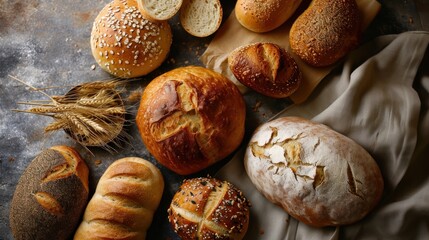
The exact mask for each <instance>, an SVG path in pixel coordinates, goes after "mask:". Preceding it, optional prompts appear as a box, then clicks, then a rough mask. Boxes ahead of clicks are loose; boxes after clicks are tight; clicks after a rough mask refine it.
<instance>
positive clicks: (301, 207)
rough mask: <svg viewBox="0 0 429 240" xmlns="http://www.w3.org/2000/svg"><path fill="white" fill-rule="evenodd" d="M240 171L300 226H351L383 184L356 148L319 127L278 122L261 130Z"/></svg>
mask: <svg viewBox="0 0 429 240" xmlns="http://www.w3.org/2000/svg"><path fill="white" fill-rule="evenodd" d="M244 166H245V169H246V171H247V174H248V176H249V178H250V180H251V181H252V182H253V184H254V185H255V187H256V188H257V189H258V190H259V191H260V192H261V193H262V194H263V195H264V196H265V197H266V198H267V199H268V200H270V201H272V202H273V203H275V204H277V205H279V206H281V207H283V208H284V210H285V211H286V212H287V213H289V214H290V215H291V216H293V217H294V218H296V219H298V220H300V221H302V222H303V223H306V224H309V225H312V226H317V227H322V226H337V225H345V224H351V223H354V222H356V221H358V220H360V219H362V218H363V217H364V216H365V215H367V214H368V213H369V212H370V211H371V210H372V209H373V208H374V206H375V205H376V204H377V203H378V201H379V200H380V197H381V194H382V192H383V178H382V175H381V172H380V169H379V168H378V165H377V163H376V162H375V161H374V159H373V158H372V157H371V155H370V154H368V152H366V151H365V149H363V148H362V147H361V146H360V145H358V144H357V143H356V142H354V141H353V140H351V139H350V138H347V137H345V136H344V135H341V134H339V133H338V132H335V131H334V130H332V129H330V128H328V127H327V126H325V125H322V124H319V123H315V122H312V121H309V120H306V119H303V118H297V117H284V118H279V119H276V120H273V121H271V122H268V123H265V124H263V125H261V126H260V127H259V128H258V129H257V130H256V131H255V133H254V135H253V136H252V138H251V140H250V143H249V145H248V147H247V149H246V152H245V157H244Z"/></svg>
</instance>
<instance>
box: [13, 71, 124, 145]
mask: <svg viewBox="0 0 429 240" xmlns="http://www.w3.org/2000/svg"><path fill="white" fill-rule="evenodd" d="M13 78H14V79H15V80H17V78H15V77H13ZM19 82H21V83H24V82H23V81H21V80H19ZM24 84H25V85H27V86H29V85H28V84H26V83H24ZM123 84H124V82H121V81H119V80H116V79H115V80H111V81H95V82H89V83H84V84H81V85H78V86H75V87H73V88H72V89H71V90H70V91H69V92H68V93H67V94H65V95H58V96H49V95H48V94H46V93H45V92H43V91H42V90H40V89H38V88H34V87H31V86H29V87H30V88H32V89H33V90H37V91H39V92H41V93H42V94H44V95H46V96H48V97H49V100H48V101H45V100H39V101H31V102H26V103H19V104H24V105H29V106H33V107H31V108H29V109H26V110H14V111H17V112H27V113H33V114H38V115H44V116H49V117H53V118H54V119H55V120H54V122H52V123H50V124H49V125H48V126H46V127H45V132H51V131H57V130H61V129H63V130H65V131H66V132H67V133H68V134H69V135H70V136H71V137H72V138H73V139H74V140H75V141H77V142H79V143H80V144H81V145H83V146H84V147H87V146H100V147H103V148H105V149H106V150H108V151H112V150H113V147H112V146H109V145H108V144H109V143H110V142H112V143H113V144H114V145H115V146H119V141H124V140H125V139H126V138H128V137H129V136H128V135H127V134H125V133H124V132H123V130H122V129H123V126H124V124H125V123H126V120H125V115H126V109H125V106H124V104H123V102H122V99H121V97H120V94H121V93H122V90H121V89H118V87H119V86H121V85H123Z"/></svg>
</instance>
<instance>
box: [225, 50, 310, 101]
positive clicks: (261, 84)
mask: <svg viewBox="0 0 429 240" xmlns="http://www.w3.org/2000/svg"><path fill="white" fill-rule="evenodd" d="M228 65H229V68H230V69H231V72H232V73H233V74H234V76H235V77H236V78H237V80H238V81H240V82H241V83H243V84H244V85H245V86H247V87H249V88H251V89H253V90H255V91H256V92H259V93H261V94H263V95H266V96H269V97H273V98H285V97H288V96H290V95H291V94H292V93H294V92H295V91H296V90H297V89H298V88H299V86H300V84H301V81H302V75H301V71H300V70H299V68H298V65H297V64H296V62H295V60H294V59H293V58H292V57H291V56H290V54H289V53H288V52H286V50H285V49H283V48H281V47H280V46H278V45H277V44H274V43H253V44H250V45H246V46H242V47H239V48H237V49H235V50H234V51H233V52H231V53H230V54H229V56H228Z"/></svg>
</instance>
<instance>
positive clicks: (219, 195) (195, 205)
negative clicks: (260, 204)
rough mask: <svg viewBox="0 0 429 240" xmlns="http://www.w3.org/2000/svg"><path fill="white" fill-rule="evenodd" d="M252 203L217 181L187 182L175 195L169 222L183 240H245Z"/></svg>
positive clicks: (238, 191)
mask: <svg viewBox="0 0 429 240" xmlns="http://www.w3.org/2000/svg"><path fill="white" fill-rule="evenodd" d="M249 208H250V203H249V202H248V201H247V199H246V198H245V197H244V195H243V193H242V192H241V191H240V190H239V189H237V188H236V187H235V186H233V185H232V184H231V183H229V182H226V181H220V180H218V179H215V178H193V179H189V180H185V181H184V182H183V184H182V185H181V186H180V188H179V190H178V191H177V193H176V194H175V195H174V197H173V199H172V201H171V204H170V208H169V209H168V219H169V221H170V224H171V226H172V227H173V229H174V231H175V232H176V233H177V234H178V235H179V236H180V237H181V238H182V239H183V240H194V239H231V240H233V239H236V240H238V239H243V238H244V235H245V234H246V232H247V228H248V224H249Z"/></svg>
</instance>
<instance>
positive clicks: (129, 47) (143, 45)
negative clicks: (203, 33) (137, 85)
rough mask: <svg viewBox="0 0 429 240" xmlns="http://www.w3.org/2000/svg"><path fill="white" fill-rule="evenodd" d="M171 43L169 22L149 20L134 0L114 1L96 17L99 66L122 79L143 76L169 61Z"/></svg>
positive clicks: (94, 45)
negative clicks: (166, 60)
mask: <svg viewBox="0 0 429 240" xmlns="http://www.w3.org/2000/svg"><path fill="white" fill-rule="evenodd" d="M171 43H172V33H171V28H170V25H169V23H168V22H167V21H150V20H148V19H146V18H145V17H144V16H143V15H142V14H141V12H140V11H139V10H138V6H137V2H136V1H135V0H113V1H112V2H111V3H109V4H107V5H106V6H105V7H104V8H103V9H102V10H101V11H100V13H99V14H98V16H97V17H96V19H95V21H94V24H93V27H92V31H91V51H92V55H93V56H94V59H95V60H96V62H97V63H98V64H99V65H100V67H101V68H102V69H103V70H105V71H107V72H108V73H110V74H112V75H114V76H116V77H120V78H133V77H139V76H144V75H147V74H149V73H150V72H152V71H153V70H155V69H156V68H158V67H159V66H160V65H161V64H162V63H163V62H164V60H165V59H166V57H167V55H168V53H169V51H170V47H171Z"/></svg>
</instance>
